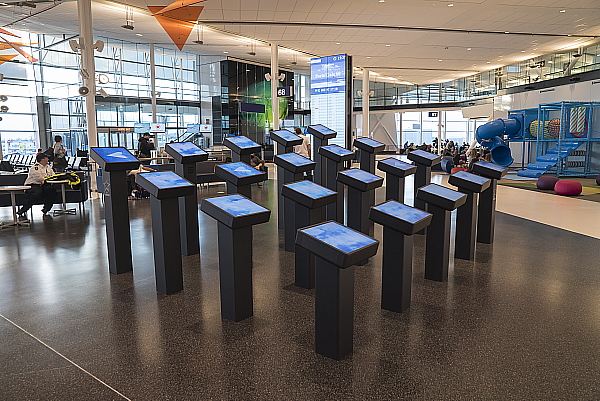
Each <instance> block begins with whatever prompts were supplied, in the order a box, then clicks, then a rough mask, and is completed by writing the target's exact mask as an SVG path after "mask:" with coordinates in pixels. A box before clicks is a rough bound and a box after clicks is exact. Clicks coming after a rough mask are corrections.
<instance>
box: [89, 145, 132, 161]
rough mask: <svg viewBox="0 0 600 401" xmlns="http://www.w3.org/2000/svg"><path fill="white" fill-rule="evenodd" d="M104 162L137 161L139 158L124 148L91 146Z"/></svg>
mask: <svg viewBox="0 0 600 401" xmlns="http://www.w3.org/2000/svg"><path fill="white" fill-rule="evenodd" d="M92 149H94V152H96V153H97V154H98V156H100V157H101V158H102V160H104V161H105V162H106V163H123V162H127V163H130V162H139V160H138V159H137V158H136V157H135V156H134V155H132V154H131V152H129V151H128V150H127V149H125V148H92Z"/></svg>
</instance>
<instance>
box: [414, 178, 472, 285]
mask: <svg viewBox="0 0 600 401" xmlns="http://www.w3.org/2000/svg"><path fill="white" fill-rule="evenodd" d="M417 197H418V199H419V200H421V201H423V202H425V203H427V204H428V205H429V213H431V214H433V218H432V220H431V225H430V226H429V228H428V229H427V239H426V251H425V278H426V279H428V280H434V281H445V280H447V279H448V263H449V261H450V212H451V211H452V210H454V209H456V208H457V207H459V206H461V205H462V204H464V203H465V202H466V200H467V195H465V194H461V193H460V192H458V191H455V190H453V189H450V188H446V187H442V186H441V185H437V184H429V185H427V186H425V187H422V188H419V191H418V192H417Z"/></svg>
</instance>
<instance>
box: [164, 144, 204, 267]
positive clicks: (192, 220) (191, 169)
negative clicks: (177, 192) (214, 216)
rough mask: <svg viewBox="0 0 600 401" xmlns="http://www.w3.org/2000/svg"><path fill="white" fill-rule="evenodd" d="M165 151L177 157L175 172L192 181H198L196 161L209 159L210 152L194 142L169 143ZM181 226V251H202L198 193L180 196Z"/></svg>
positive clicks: (188, 253) (190, 252) (189, 253)
mask: <svg viewBox="0 0 600 401" xmlns="http://www.w3.org/2000/svg"><path fill="white" fill-rule="evenodd" d="M165 151H166V152H167V153H168V154H169V155H171V156H172V157H173V159H175V172H176V173H177V174H179V176H181V177H183V178H185V179H186V180H188V181H189V182H191V183H194V184H195V183H196V163H197V162H203V161H206V160H208V153H206V152H205V151H204V150H202V149H201V148H200V147H199V146H197V145H196V144H194V143H192V142H178V143H168V144H167V145H166V146H165ZM179 228H180V234H181V253H182V254H183V255H186V256H189V255H196V254H198V253H200V239H199V228H198V193H197V192H196V191H194V192H193V193H192V194H191V195H188V196H184V197H181V198H179Z"/></svg>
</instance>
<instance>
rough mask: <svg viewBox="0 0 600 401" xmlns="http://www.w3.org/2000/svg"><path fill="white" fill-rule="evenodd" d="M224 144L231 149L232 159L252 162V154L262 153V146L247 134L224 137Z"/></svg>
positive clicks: (247, 162)
mask: <svg viewBox="0 0 600 401" xmlns="http://www.w3.org/2000/svg"><path fill="white" fill-rule="evenodd" d="M223 145H225V146H227V147H228V148H229V149H231V160H233V161H234V162H244V163H246V164H250V155H251V154H252V153H260V151H261V150H262V147H261V146H260V145H259V144H258V143H256V142H254V141H253V140H252V139H250V138H248V137H245V136H241V135H240V136H228V137H227V138H225V139H223Z"/></svg>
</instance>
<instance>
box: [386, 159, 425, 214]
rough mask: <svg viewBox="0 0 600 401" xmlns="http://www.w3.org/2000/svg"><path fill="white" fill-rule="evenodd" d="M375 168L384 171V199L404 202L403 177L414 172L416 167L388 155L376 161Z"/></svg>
mask: <svg viewBox="0 0 600 401" xmlns="http://www.w3.org/2000/svg"><path fill="white" fill-rule="evenodd" d="M377 168H378V169H379V170H381V171H383V172H385V199H386V200H390V199H391V200H395V201H398V202H400V203H404V187H405V184H404V179H405V178H406V177H407V176H409V175H411V174H414V173H415V171H417V167H416V166H413V165H412V164H408V163H405V162H403V161H401V160H398V159H396V158H393V157H390V158H389V159H385V160H381V161H380V162H379V163H377Z"/></svg>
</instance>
